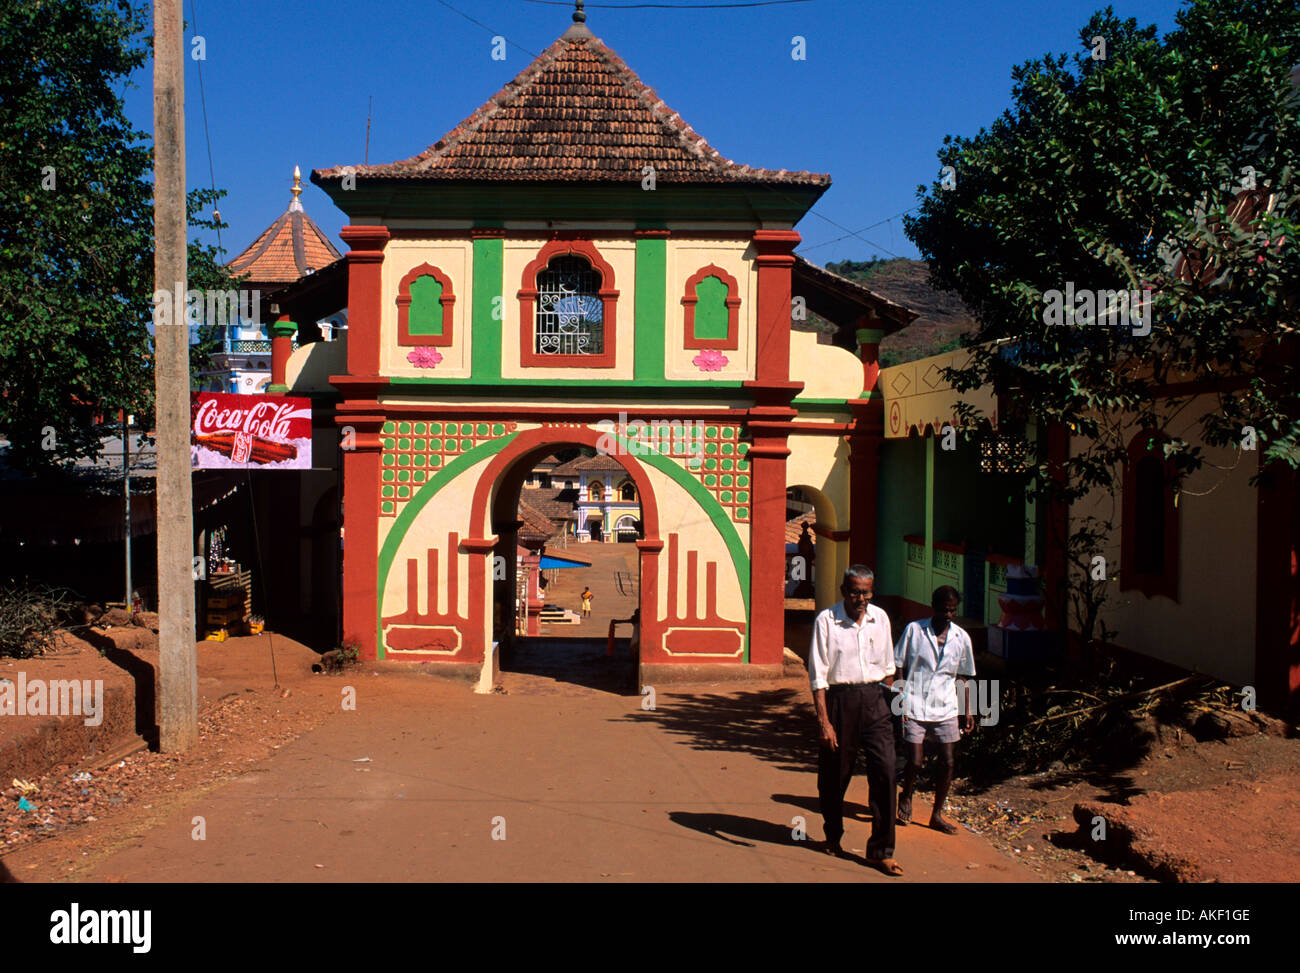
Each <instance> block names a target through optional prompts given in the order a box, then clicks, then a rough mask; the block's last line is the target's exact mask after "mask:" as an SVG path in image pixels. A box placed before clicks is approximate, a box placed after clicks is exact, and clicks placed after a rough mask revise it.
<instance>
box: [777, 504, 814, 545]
mask: <svg viewBox="0 0 1300 973" xmlns="http://www.w3.org/2000/svg"><path fill="white" fill-rule="evenodd" d="M804 524H807V525H808V527H809V529H810V530H811V529H812V528H814V527H816V526H817V511H816V510H809V511H808V512H807V513H803V514H800V515H799V516H798V517H792V518H790V519H789V520H787V521H786V522H785V542H786V543H787V544H798V543H799V538H800V537H802V536H803V525H804ZM813 540H814V541H816V537H814V538H813Z"/></svg>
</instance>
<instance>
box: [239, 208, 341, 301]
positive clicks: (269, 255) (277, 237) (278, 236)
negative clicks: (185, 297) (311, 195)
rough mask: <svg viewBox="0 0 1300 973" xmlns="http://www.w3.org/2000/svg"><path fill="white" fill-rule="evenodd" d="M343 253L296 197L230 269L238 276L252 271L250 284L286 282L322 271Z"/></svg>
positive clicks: (249, 279) (249, 278) (249, 275)
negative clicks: (336, 247)
mask: <svg viewBox="0 0 1300 973" xmlns="http://www.w3.org/2000/svg"><path fill="white" fill-rule="evenodd" d="M340 256H341V254H340V253H339V252H338V250H336V249H335V248H334V245H333V244H332V243H330V241H329V239H328V238H327V237H326V236H325V232H324V231H323V230H322V229H321V228H320V227H319V226H317V225H316V223H315V221H314V220H312V218H311V217H310V216H308V215H307V213H306V212H305V211H304V210H303V208H302V204H301V203H300V202H298V200H296V199H295V200H294V201H293V202H292V203H290V204H289V208H288V209H287V210H285V211H284V212H283V213H281V214H280V216H279V218H278V219H276V221H275V222H274V223H272V224H271V225H270V226H268V227H267V228H266V229H265V230H263V231H262V234H261V235H260V236H259V237H258V238H257V239H256V240H254V241H253V242H252V244H250V245H249V247H248V248H247V249H246V250H244V252H243V253H241V254H239V255H238V256H237V257H235V258H234V259H233V260H231V261H230V263H228V264H227V265H226V269H227V270H228V271H230V272H231V273H232V274H234V275H235V276H237V277H239V276H243V275H244V274H248V280H247V283H248V284H250V285H254V286H256V285H259V284H261V285H284V284H290V283H292V282H294V281H296V280H298V279H299V278H301V277H305V276H306V275H307V274H310V273H313V272H314V271H317V270H320V269H321V268H322V267H325V266H327V265H329V264H331V263H333V262H334V261H335V260H338V259H339V257H340ZM264 289H266V288H264Z"/></svg>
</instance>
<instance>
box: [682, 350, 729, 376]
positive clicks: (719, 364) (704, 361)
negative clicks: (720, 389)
mask: <svg viewBox="0 0 1300 973" xmlns="http://www.w3.org/2000/svg"><path fill="white" fill-rule="evenodd" d="M691 364H693V365H694V366H695V367H696V368H698V369H699V370H700V371H702V372H720V371H722V369H724V368H726V367H727V365H728V364H729V362H728V359H727V356H726V355H724V354H723V353H722V352H720V351H717V350H716V349H714V348H705V349H704V350H703V351H702V352H700V353H699V354H698V355H696V356H695V357H694V358H692V359H691Z"/></svg>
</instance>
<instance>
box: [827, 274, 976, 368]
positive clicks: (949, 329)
mask: <svg viewBox="0 0 1300 973" xmlns="http://www.w3.org/2000/svg"><path fill="white" fill-rule="evenodd" d="M826 269H827V270H829V271H831V272H832V273H835V274H839V275H840V276H841V277H847V278H848V279H849V280H855V281H858V282H859V283H862V284H865V285H866V286H867V287H870V288H871V289H872V290H873V291H875V292H876V293H877V294H879V295H881V296H882V297H887V298H889V299H890V300H891V301H897V302H898V303H899V304H902V305H903V306H904V307H908V308H911V309H912V310H913V311H916V312H917V314H918V315H919V317H917V319H916V320H915V321H913V322H912V323H911V324H909V325H908V326H907V327H906V328H904V329H903V330H902V331H899V332H897V333H896V334H892V335H890V336H889V337H887V338H885V340H884V341H882V342H881V343H880V364H881V365H882V366H885V367H888V366H890V365H898V364H901V363H902V362H907V361H915V360H916V359H918V358H926V357H928V356H930V355H937V354H939V353H941V352H945V351H951V350H952V349H954V348H958V347H960V342H959V340H958V339H959V336H960V335H961V334H963V333H964V332H967V331H973V330H975V320H974V318H972V317H971V315H970V313H969V312H968V311H967V310H966V306H965V305H964V304H962V302H961V301H960V300H958V299H957V297H956V296H954V295H952V294H947V293H944V292H943V291H936V290H934V289H933V288H932V287H930V285H929V284H928V283H926V278H927V277H928V276H929V270H928V269H927V267H926V265H925V264H924V263H922V262H921V261H920V260H908V259H907V258H905V257H897V258H894V259H890V260H842V261H840V262H839V263H829V264H827V265H826Z"/></svg>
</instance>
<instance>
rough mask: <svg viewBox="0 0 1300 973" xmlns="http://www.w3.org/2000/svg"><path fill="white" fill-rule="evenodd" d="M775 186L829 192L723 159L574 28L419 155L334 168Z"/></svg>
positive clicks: (389, 176)
mask: <svg viewBox="0 0 1300 973" xmlns="http://www.w3.org/2000/svg"><path fill="white" fill-rule="evenodd" d="M647 165H649V166H653V167H654V173H655V181H656V183H669V184H675V183H691V184H703V185H709V184H714V185H717V184H726V183H772V184H783V185H789V184H799V185H808V186H829V185H830V181H831V180H830V176H828V175H822V174H818V173H812V172H788V171H786V170H785V169H781V170H779V171H778V170H771V169H754V168H751V167H749V166H743V165H737V164H736V163H735V162H732V161H731V160H730V159H726V158H723V157H722V156H721V155H720V154H719V153H718V152H717V150H716V149H714V148H713V147H712V146H710V145H709V144H708V142H706V141H705V140H704V138H703V136H701V135H699V134H698V133H696V132H695V131H694V130H693V129H692V128H691V127H690V126H689V125H687V124H686V122H685V121H683V120H682V117H681V116H680V115H678V114H677V113H676V112H675V111H673V110H672V109H671V108H669V107H668V106H667V105H665V104H664V103H663V101H662V100H661V99H660V98H659V96H658V95H656V94H655V93H654V91H653V90H652V89H650V88H648V87H646V86H645V85H644V84H642V83H641V80H640V78H638V77H637V76H636V74H634V73H633V71H632V69H631V68H629V67H628V66H627V65H626V64H625V63H623V60H622V59H621V58H620V57H619V56H618V55H617V54H615V53H614V52H613V51H612V50H610V49H609V48H608V47H606V46H605V45H604V44H603V43H602V42H601V41H600V40H599V39H598V38H596V37H594V36H592V35H591V33H590V31H588V30H586V28H585V27H583V28H581V29H579V30H574V29H573V28H571V29H570V30H569V31H568V32H567V33H566V34H565V35H564V36H562V37H561V38H560V39H559V40H557V41H556V42H555V43H554V44H552V45H551V46H550V47H548V48H547V49H546V50H545V51H543V52H542V53H541V55H540V56H539V57H538V58H537V59H536V60H535V61H533V63H532V64H530V65H529V66H528V67H527V68H526V69H525V70H524V71H523V72H521V73H520V74H519V75H518V76H517V77H516V78H515V79H514V80H513V81H511V82H510V83H508V84H507V85H506V86H505V87H504V88H502V89H501V90H500V91H499V92H497V93H496V95H494V96H493V97H492V98H491V99H490V100H489V101H488V102H487V103H486V104H484V105H483V107H481V108H480V109H479V110H478V111H476V112H474V114H472V115H470V116H469V118H467V119H465V120H464V121H463V122H461V123H460V124H459V125H458V126H456V128H454V129H452V130H451V131H450V132H448V133H447V134H446V135H444V136H443V137H442V138H441V139H439V140H438V141H437V142H435V143H434V144H433V145H431V146H429V148H427V149H425V150H424V151H423V152H421V153H420V154H419V155H417V156H413V157H412V158H410V159H405V160H402V161H400V162H392V163H389V164H387V165H373V166H354V167H344V166H335V167H334V168H332V169H324V170H317V171H316V172H315V173H314V174H313V177H314V178H315V179H317V180H320V179H339V178H342V177H343V176H344V175H345V169H351V170H353V171H355V174H356V176H357V178H358V179H363V178H364V179H377V180H408V179H428V180H464V181H484V180H486V181H501V182H507V181H510V182H514V181H542V180H546V181H569V182H622V183H632V182H640V181H641V180H642V179H643V178H644V175H645V173H644V172H643V167H644V166H647Z"/></svg>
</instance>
